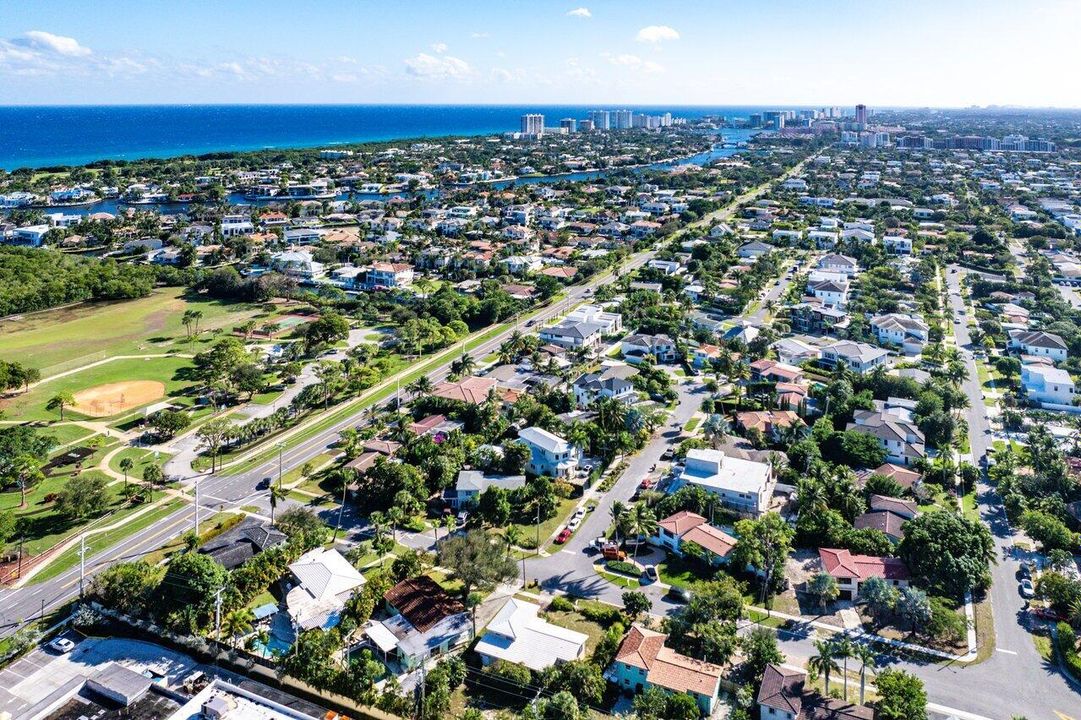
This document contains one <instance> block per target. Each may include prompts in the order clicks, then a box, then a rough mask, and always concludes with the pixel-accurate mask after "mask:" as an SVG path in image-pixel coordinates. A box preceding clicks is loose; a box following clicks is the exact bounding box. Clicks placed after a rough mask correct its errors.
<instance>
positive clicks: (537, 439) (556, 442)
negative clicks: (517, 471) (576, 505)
mask: <svg viewBox="0 0 1081 720" xmlns="http://www.w3.org/2000/svg"><path fill="white" fill-rule="evenodd" d="M518 439H519V440H520V441H522V442H523V443H525V444H526V446H527V447H528V448H529V452H530V457H529V462H528V463H527V464H526V469H527V470H528V471H529V472H530V473H532V474H533V475H547V476H548V477H553V478H566V477H569V476H573V475H574V474H575V473H576V472H577V470H578V462H579V460H580V458H581V451H580V450H579V449H578V448H577V447H575V446H574V445H572V444H570V443H569V442H567V441H566V440H564V439H563V438H561V437H559V436H558V435H555V434H554V433H550V432H548V431H547V430H545V429H544V428H539V427H527V428H523V429H522V430H519V431H518Z"/></svg>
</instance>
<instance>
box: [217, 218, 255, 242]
mask: <svg viewBox="0 0 1081 720" xmlns="http://www.w3.org/2000/svg"><path fill="white" fill-rule="evenodd" d="M253 232H255V226H254V225H252V222H251V218H250V217H248V216H247V215H225V216H223V217H222V219H221V236H222V237H227V238H228V237H238V236H240V235H251V234H252V233H253Z"/></svg>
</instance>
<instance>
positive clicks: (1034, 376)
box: [1021, 363, 1077, 406]
mask: <svg viewBox="0 0 1081 720" xmlns="http://www.w3.org/2000/svg"><path fill="white" fill-rule="evenodd" d="M1021 387H1022V388H1024V390H1025V396H1026V397H1027V398H1028V399H1029V400H1031V401H1033V402H1038V403H1040V404H1041V405H1070V406H1072V405H1073V404H1074V398H1076V397H1077V389H1076V388H1075V387H1074V381H1073V378H1071V377H1070V373H1068V372H1066V371H1065V370H1063V369H1061V368H1057V367H1053V366H1051V365H1043V364H1041V363H1026V364H1025V365H1022V366H1021Z"/></svg>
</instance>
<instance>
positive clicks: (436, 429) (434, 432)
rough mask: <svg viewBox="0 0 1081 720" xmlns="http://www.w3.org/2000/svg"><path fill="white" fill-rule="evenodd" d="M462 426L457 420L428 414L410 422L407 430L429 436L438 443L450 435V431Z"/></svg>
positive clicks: (452, 431) (456, 430) (453, 431)
mask: <svg viewBox="0 0 1081 720" xmlns="http://www.w3.org/2000/svg"><path fill="white" fill-rule="evenodd" d="M463 426H464V423H462V422H459V421H458V420H448V419H447V418H446V416H444V415H429V416H428V417H426V418H422V419H421V420H418V421H416V422H415V423H412V424H411V425H410V426H409V431H410V432H411V433H413V434H414V435H422V436H425V435H426V436H428V437H431V438H432V440H433V441H434V442H435V443H436V444H437V445H438V444H440V443H442V442H444V441H445V440H446V439H447V438H448V437H450V435H451V433H455V432H458V431H459V430H461V429H462V427H463Z"/></svg>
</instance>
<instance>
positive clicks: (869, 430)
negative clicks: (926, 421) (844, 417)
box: [845, 401, 927, 467]
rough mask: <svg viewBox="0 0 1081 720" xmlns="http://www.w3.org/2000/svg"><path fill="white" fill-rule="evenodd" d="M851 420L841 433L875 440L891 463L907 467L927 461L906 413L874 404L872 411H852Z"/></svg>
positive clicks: (914, 425) (924, 450) (918, 437)
mask: <svg viewBox="0 0 1081 720" xmlns="http://www.w3.org/2000/svg"><path fill="white" fill-rule="evenodd" d="M852 420H853V421H852V422H850V423H848V427H846V428H845V429H846V430H857V431H859V432H862V433H866V434H868V435H870V436H872V437H874V438H877V439H878V444H879V445H880V446H881V447H882V449H883V450H885V451H886V459H887V460H888V461H889V462H891V463H897V464H898V465H904V466H905V467H908V466H910V465H912V464H914V463H915V462H916V461H917V460H920V459H922V458H925V457H927V451H926V448H925V446H924V439H923V433H922V432H920V429H919V428H918V427H916V423H915V422H913V420H912V418H911V415H910V414H908V413H905V412H902V411H899V410H898V409H897V408H893V407H890V406H888V405H887V404H884V403H882V401H875V409H874V410H856V411H855V412H854V413H853V415H852Z"/></svg>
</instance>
